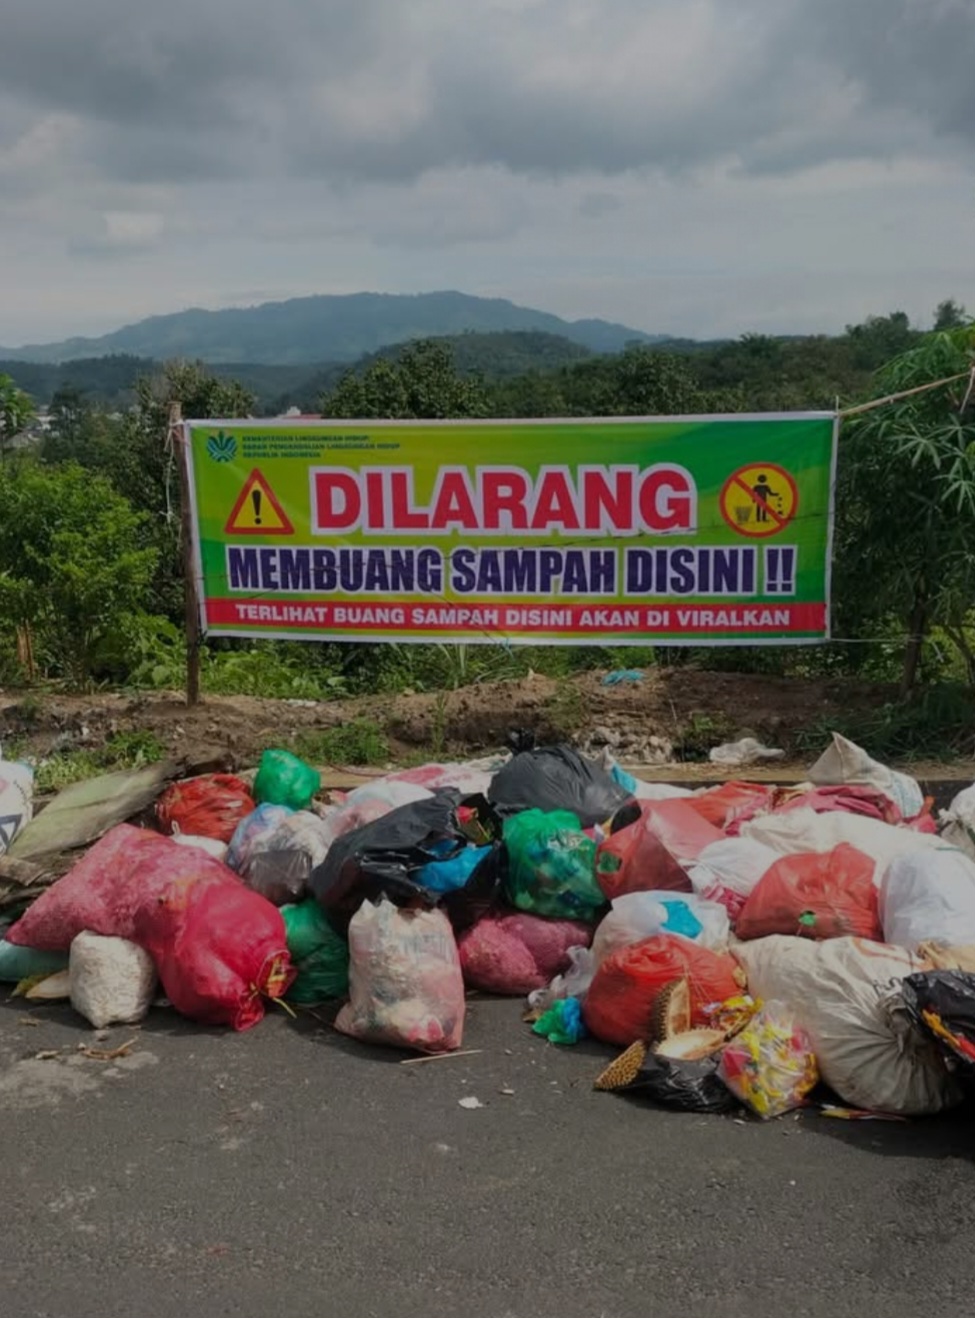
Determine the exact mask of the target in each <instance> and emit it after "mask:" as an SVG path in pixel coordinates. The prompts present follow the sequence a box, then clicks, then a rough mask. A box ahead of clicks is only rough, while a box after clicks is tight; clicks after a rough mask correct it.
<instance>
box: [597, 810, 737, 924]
mask: <svg viewBox="0 0 975 1318" xmlns="http://www.w3.org/2000/svg"><path fill="white" fill-rule="evenodd" d="M723 836H724V834H723V833H722V832H721V830H720V829H718V828H715V827H714V825H713V824H709V823H708V821H707V820H706V819H704V818H702V816H701V815H700V813H699V812H698V811H697V810H695V809H694V808H693V806H691V804H690V802H689V801H687V800H685V799H677V800H672V801H641V802H640V818H639V819H637V820H635V821H634V822H633V823H632V824H628V825H627V826H626V827H625V828H621V829H620V830H619V832H617V833H613V834H612V835H611V836H610V837H608V838H607V839H606V841H605V842H603V843H601V844H600V847H599V850H598V852H597V854H596V882H597V883H598V884H599V886H600V888H601V889H602V891H603V893H604V894H605V896H606V898H607V900H608V901H615V900H616V898H617V897H622V896H623V895H624V894H625V893H628V892H651V891H654V890H656V889H670V890H671V891H672V892H690V891H691V881H690V879H689V878H688V877H687V874H686V872H685V870H684V868H683V866H682V864H681V861H692V860H696V859H697V858H698V856H699V855H700V854H701V852H702V851H703V850H704V848H705V847H707V846H710V845H711V843H712V842H720V841H721V839H722V837H723Z"/></svg>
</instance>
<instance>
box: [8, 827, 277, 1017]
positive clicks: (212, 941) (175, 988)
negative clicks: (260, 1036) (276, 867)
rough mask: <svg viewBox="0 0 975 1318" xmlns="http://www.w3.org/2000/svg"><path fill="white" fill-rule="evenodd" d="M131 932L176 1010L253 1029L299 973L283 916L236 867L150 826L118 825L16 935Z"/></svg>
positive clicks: (43, 937)
mask: <svg viewBox="0 0 975 1318" xmlns="http://www.w3.org/2000/svg"><path fill="white" fill-rule="evenodd" d="M84 930H88V931H89V932H90V933H95V934H103V935H105V936H107V937H111V936H115V937H119V938H127V939H129V940H130V941H131V942H134V943H138V944H139V946H140V947H143V948H144V949H145V950H146V951H147V952H148V953H149V954H150V956H151V957H152V958H153V960H154V961H155V962H156V968H157V969H158V971H159V978H160V979H161V980H162V984H163V988H164V990H165V992H166V996H167V997H168V998H169V1000H170V1001H171V1002H172V1004H173V1006H174V1007H175V1008H176V1009H177V1011H181V1012H183V1013H184V1014H185V1015H187V1016H191V1017H192V1018H193V1019H195V1020H200V1021H205V1022H207V1023H209V1024H226V1025H232V1026H233V1028H234V1029H238V1030H241V1029H246V1028H248V1026H250V1025H254V1024H256V1023H257V1021H259V1020H260V1018H261V1016H262V1015H263V1013H264V1007H263V1003H262V1001H261V995H262V994H263V995H265V996H267V997H279V996H280V995H281V993H283V992H284V990H285V989H286V988H287V986H288V983H289V982H290V978H291V969H290V962H289V960H288V953H287V939H286V935H285V928H284V920H283V919H282V918H281V915H280V913H279V912H278V911H277V910H276V909H275V908H274V907H273V906H272V905H271V904H270V902H267V901H265V899H264V898H263V897H261V896H259V895H258V894H257V893H255V892H251V891H250V890H249V889H247V888H245V887H244V885H243V884H242V883H241V882H240V880H239V879H238V878H237V876H236V874H234V873H233V871H232V870H229V869H228V868H227V867H226V865H222V864H220V862H219V861H216V860H213V859H212V858H211V857H210V856H207V855H206V854H205V853H204V852H202V851H199V850H197V849H195V848H191V847H181V846H177V845H176V843H175V842H172V841H170V840H169V839H168V838H164V837H161V836H160V835H159V834H158V833H154V832H151V831H150V830H149V829H141V828H133V827H132V826H131V825H129V824H119V825H118V827H117V828H113V829H112V830H111V831H110V832H108V833H106V834H105V836H104V837H103V838H102V839H101V841H100V842H98V843H96V844H95V846H93V847H92V849H91V850H90V851H89V852H88V854H87V855H86V856H84V857H83V859H82V860H80V861H79V862H78V864H77V865H76V866H75V867H74V869H73V870H71V871H70V872H69V873H68V874H66V875H65V876H64V878H63V879H59V880H58V882H57V883H55V884H54V885H53V886H52V887H51V888H49V889H48V890H47V892H45V893H43V894H42V895H41V896H40V897H39V898H38V899H37V901H36V902H35V903H34V905H33V906H32V907H31V908H30V909H29V910H28V911H27V913H26V914H25V915H24V916H23V918H22V919H20V920H18V922H17V923H16V924H15V925H13V926H12V928H10V929H8V930H7V934H6V937H7V940H8V941H9V942H12V943H17V944H19V945H20V946H24V947H34V948H37V949H38V950H40V951H52V952H58V951H63V952H66V951H68V949H69V948H70V946H71V942H72V940H73V939H74V938H75V937H76V935H77V934H80V933H82V932H83V931H84Z"/></svg>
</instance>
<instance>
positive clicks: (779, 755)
mask: <svg viewBox="0 0 975 1318" xmlns="http://www.w3.org/2000/svg"><path fill="white" fill-rule="evenodd" d="M708 759H709V760H710V761H711V763H712V764H719V765H721V767H722V768H723V769H743V768H745V766H746V765H748V764H759V763H762V762H763V761H767V760H784V759H785V751H783V750H779V749H778V748H777V747H774V746H763V745H762V743H761V742H760V741H757V740H756V739H755V738H754V737H743V738H742V739H741V741H726V742H725V743H724V745H723V746H715V747H713V748H712V750H711V752H710V753H709V755H708Z"/></svg>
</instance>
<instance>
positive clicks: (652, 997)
mask: <svg viewBox="0 0 975 1318" xmlns="http://www.w3.org/2000/svg"><path fill="white" fill-rule="evenodd" d="M685 978H686V979H687V981H688V985H689V987H690V993H691V1022H692V1024H694V1025H706V1024H707V1023H708V1019H709V1018H708V1013H707V1011H706V1008H708V1007H710V1006H713V1005H714V1004H715V1003H719V1002H725V1001H726V1000H727V999H728V998H733V997H735V996H736V995H737V994H739V993H740V992H741V990H742V988H743V987H744V978H745V977H744V975H743V973H742V972H741V970H740V968H739V967H738V964H737V962H736V961H735V959H734V957H732V956H730V955H729V954H728V953H727V952H712V951H710V950H709V949H708V948H706V947H701V946H700V945H699V944H697V943H692V942H691V941H690V940H689V939H687V938H681V937H679V936H677V935H675V934H657V935H656V937H654V938H645V939H643V941H642V942H639V943H630V944H629V945H628V946H626V947H621V948H620V949H619V950H618V951H616V952H614V953H613V954H612V955H611V956H608V957H607V958H606V960H605V961H603V962H602V964H601V965H600V966H599V969H598V970H597V971H596V974H595V976H594V977H593V981H592V984H591V985H590V986H589V992H588V993H587V994H586V999H585V1002H584V1003H583V1006H582V1014H583V1019H584V1020H585V1022H586V1026H587V1027H588V1029H589V1030H590V1031H591V1032H592V1033H593V1034H594V1035H595V1036H596V1038H597V1039H602V1040H603V1042H604V1043H615V1044H618V1045H619V1046H620V1047H621V1048H627V1047H629V1045H630V1044H631V1043H636V1042H637V1040H638V1039H647V1038H648V1037H649V1035H650V1032H651V1022H652V1018H653V1011H654V1007H655V1005H656V1002H657V998H658V997H659V996H660V992H661V990H662V989H663V988H664V987H665V986H666V985H667V984H670V983H673V981H674V980H675V979H685Z"/></svg>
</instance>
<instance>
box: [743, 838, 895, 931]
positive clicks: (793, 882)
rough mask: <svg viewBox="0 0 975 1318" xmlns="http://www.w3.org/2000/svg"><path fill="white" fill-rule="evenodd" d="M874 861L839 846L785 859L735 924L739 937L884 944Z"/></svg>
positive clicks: (765, 879) (768, 875)
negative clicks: (863, 940) (791, 936)
mask: <svg viewBox="0 0 975 1318" xmlns="http://www.w3.org/2000/svg"><path fill="white" fill-rule="evenodd" d="M875 868H876V862H875V861H874V860H873V858H872V857H871V856H867V855H865V854H864V853H863V852H862V851H857V849H856V847H851V846H850V844H849V843H848V842H841V843H840V845H839V846H838V847H834V848H833V850H832V851H826V852H815V853H808V854H805V855H801V856H783V857H782V859H781V860H779V861H776V863H775V864H774V865H773V866H772V867H771V869H770V870H769V871H768V872H767V873H766V874H765V875H764V876H763V877H762V878H761V879H759V881H758V883H757V884H756V886H755V888H754V889H753V890H752V893H751V895H750V896H749V898H748V900H747V901H746V902H745V905H744V908H743V909H742V912H741V914H740V915H739V916H738V920H737V923H736V924H735V933H736V934H737V935H738V937H739V938H741V939H745V940H747V939H751V938H767V937H768V936H769V935H770V934H797V935H799V936H800V937H804V938H817V939H823V938H844V937H848V936H849V937H855V938H867V939H871V940H872V941H874V942H878V943H879V942H882V941H883V930H882V929H881V926H880V915H879V912H878V898H877V889H876V888H875V887H874V882H873V876H874V870H875Z"/></svg>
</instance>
